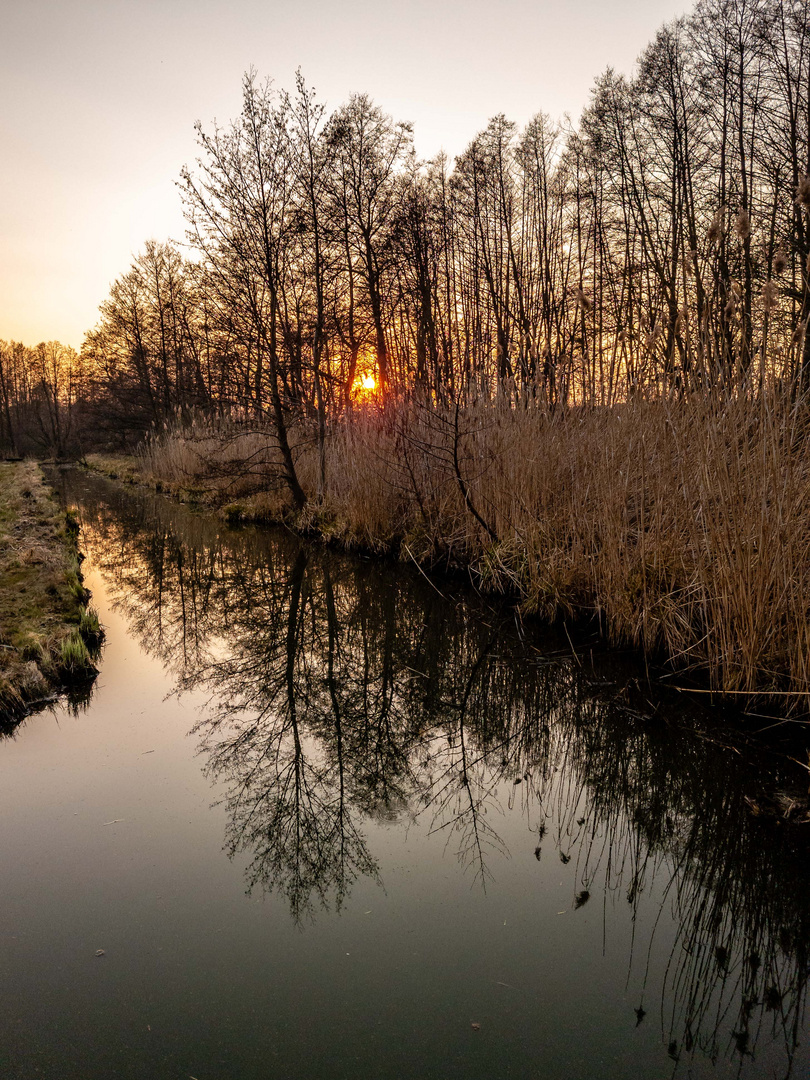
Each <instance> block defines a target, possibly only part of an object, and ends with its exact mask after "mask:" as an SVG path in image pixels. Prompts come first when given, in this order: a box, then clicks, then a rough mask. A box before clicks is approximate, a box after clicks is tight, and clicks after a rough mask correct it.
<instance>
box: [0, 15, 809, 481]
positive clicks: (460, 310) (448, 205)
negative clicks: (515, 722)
mask: <svg viewBox="0 0 810 1080" xmlns="http://www.w3.org/2000/svg"><path fill="white" fill-rule="evenodd" d="M809 89H810V23H809V22H808V4H807V2H806V0H777V2H774V0H757V2H751V0H701V2H700V3H699V4H698V5H697V7H696V8H695V10H694V11H693V13H692V14H691V15H690V16H689V17H687V18H684V19H682V20H679V21H678V22H675V23H672V24H670V25H668V26H665V27H664V28H663V29H662V30H661V31H660V32H659V33H658V35H657V36H656V38H655V40H654V41H653V42H652V43H651V44H650V45H649V47H648V48H647V49H646V50H645V52H644V53H643V54H642V56H641V57H640V59H639V63H638V68H637V71H636V73H635V75H634V76H633V77H632V78H626V77H624V76H620V75H617V74H616V73H615V72H613V71H612V70H610V69H608V70H607V71H606V72H605V73H604V74H603V75H602V76H601V77H600V78H599V79H598V80H597V81H596V84H595V86H594V88H593V93H592V99H591V103H590V105H589V106H588V108H587V109H586V110H585V112H584V114H583V116H582V118H581V121H580V124H579V127H578V128H576V129H575V128H573V127H570V126H569V125H566V124H560V123H557V122H554V121H552V120H551V119H550V118H549V117H547V116H545V115H543V114H538V115H537V116H536V117H535V118H534V119H532V120H531V121H530V123H529V124H528V125H527V126H526V128H525V130H523V131H518V130H517V128H516V126H515V125H514V124H513V123H511V122H510V121H509V120H507V119H506V117H504V116H502V115H499V116H496V117H494V118H493V119H492V120H491V121H490V123H489V124H488V125H487V127H486V129H485V130H484V131H482V132H481V133H480V134H479V135H477V136H476V137H475V138H474V139H473V140H472V142H471V143H470V145H469V146H468V147H467V149H466V150H465V151H464V153H463V154H461V155H460V156H459V157H458V158H457V159H456V161H455V163H454V164H452V165H451V163H450V162H449V161H448V160H447V159H446V158H444V157H441V156H440V157H438V158H436V159H435V160H432V161H428V162H422V161H419V160H417V158H416V156H415V154H414V151H413V147H412V138H411V131H410V128H409V126H408V125H407V124H403V123H397V122H395V121H394V120H392V119H391V118H390V117H388V116H386V115H385V114H384V113H383V112H382V111H381V110H380V109H379V108H378V107H377V106H376V105H375V104H374V103H373V102H372V101H371V100H370V99H369V98H368V97H367V96H365V95H362V94H360V95H355V96H354V97H352V98H351V99H350V100H349V101H348V102H347V103H346V104H344V105H342V106H341V107H339V108H337V109H336V110H335V111H334V112H332V113H328V112H327V110H326V108H325V106H324V105H323V104H321V103H320V102H319V101H318V99H317V97H316V95H315V93H314V91H313V90H311V89H310V88H309V87H307V85H306V84H305V82H304V80H303V77H301V76H300V75H299V78H298V81H297V85H296V88H295V91H294V92H293V93H292V94H288V93H285V92H283V91H277V90H275V89H274V88H273V87H272V86H271V85H270V84H269V83H261V82H260V81H259V80H258V79H257V77H256V76H255V75H254V74H253V73H251V74H249V75H247V76H246V77H245V80H244V87H243V108H242V113H241V115H240V116H239V118H238V119H237V120H235V121H234V122H233V123H232V124H231V125H230V126H228V127H225V128H214V129H213V130H206V129H205V128H204V127H202V126H200V125H198V136H199V146H200V157H199V159H198V162H197V163H196V165H194V166H193V167H190V168H187V169H186V170H184V172H183V175H182V180H181V184H180V186H181V190H182V197H183V199H184V203H185V210H186V216H187V220H188V228H189V232H188V242H189V246H188V247H187V248H185V249H184V248H180V247H178V246H175V245H169V244H157V243H154V242H149V243H147V244H146V246H145V248H144V250H143V252H142V253H141V254H140V255H139V256H138V257H137V258H136V260H135V261H134V263H133V265H132V267H131V268H130V270H129V271H128V272H126V273H125V274H123V275H122V276H121V277H120V278H119V279H118V280H117V281H116V282H115V283H114V285H113V286H112V289H111V292H110V295H109V297H108V298H107V300H105V301H104V303H103V304H102V305H101V312H100V314H101V317H100V321H99V323H98V325H97V326H96V327H95V328H94V329H92V330H91V331H90V332H89V333H88V334H87V336H86V339H85V342H84V345H83V347H82V350H81V354H80V355H77V354H76V353H74V352H73V351H71V350H69V349H66V348H63V347H61V346H59V345H56V344H53V343H51V344H46V345H39V346H37V348H36V349H33V350H31V349H24V348H23V347H22V346H20V345H18V344H13V343H12V344H3V345H2V347H0V396H1V397H2V401H1V403H0V405H1V407H0V439H1V440H2V444H3V447H4V449H5V450H6V451H7V452H10V453H15V452H19V451H20V450H21V449H26V448H28V449H30V448H31V446H32V445H37V444H38V445H39V446H41V447H42V448H44V449H45V450H46V452H48V453H53V454H57V455H61V454H63V453H66V452H68V451H69V450H73V451H74V452H75V446H76V444H77V440H78V442H80V443H92V441H93V440H94V439H96V440H97V439H98V438H99V437H103V436H104V433H105V432H106V436H107V438H108V440H113V441H114V439H118V440H127V439H129V440H130V441H131V440H133V439H135V438H137V437H138V436H139V435H140V434H142V433H143V432H145V431H146V430H148V429H149V428H150V426H151V425H153V424H161V423H162V422H163V421H165V420H166V419H167V418H169V417H173V416H174V415H175V414H176V413H177V412H178V410H179V411H180V412H181V413H183V414H188V413H189V412H191V411H194V412H199V411H202V412H205V413H208V414H210V415H212V416H220V417H221V416H228V417H231V418H234V419H244V420H248V421H250V422H253V421H256V420H260V421H262V422H264V421H265V420H266V419H267V418H270V419H271V420H272V422H273V425H274V429H275V435H276V436H277V438H278V440H279V449H280V452H281V455H282V457H283V458H284V459H285V462H286V466H287V472H288V474H290V472H291V470H292V474H290V475H289V479H290V480H291V481H293V487H294V480H293V474H294V469H293V466H292V458H291V456H290V455H291V453H292V451H291V450H290V447H289V443H288V438H287V428H288V425H289V418H290V417H299V418H302V419H305V418H308V419H309V420H310V421H311V422H312V423H314V424H315V426H316V427H317V428H318V430H319V434H320V439H321V440H322V439H323V438H324V432H325V429H326V427H327V426H328V425H329V423H330V422H331V421H332V420H334V419H335V418H336V417H338V416H339V415H341V414H342V413H344V412H345V411H346V410H347V409H350V408H351V406H352V400H353V397H355V396H356V392H357V390H358V388H359V389H360V390H361V391H362V385H361V382H360V380H361V379H362V378H365V379H366V382H367V383H370V382H371V377H372V376H373V378H374V380H375V384H376V390H375V394H374V397H375V400H376V401H377V402H379V403H382V402H384V401H386V400H387V399H389V398H390V397H401V396H402V395H403V394H409V393H413V392H417V391H418V392H419V394H420V395H421V397H422V398H423V399H424V400H427V401H429V402H434V403H435V404H437V405H439V406H442V405H448V404H451V405H454V404H455V403H460V404H461V405H462V406H464V405H465V404H466V403H468V402H469V401H471V400H478V399H479V398H481V397H482V396H483V397H484V398H485V399H490V398H493V397H495V396H500V397H503V396H504V395H506V396H507V397H508V399H509V400H510V401H511V402H512V403H513V404H515V405H517V404H518V403H520V404H526V405H529V404H531V405H537V404H541V405H543V406H550V407H554V408H557V407H560V406H565V405H567V404H572V403H576V404H585V405H612V404H614V403H616V402H619V401H623V400H626V399H627V398H628V397H630V396H633V395H644V396H645V397H647V398H649V397H655V396H660V395H669V394H672V393H677V394H687V393H694V392H703V391H707V390H710V389H716V388H718V387H720V388H723V389H725V390H727V391H731V392H733V393H745V394H749V395H751V394H757V393H759V392H760V391H761V390H762V389H763V387H764V386H765V385H766V384H769V383H784V382H791V383H794V384H796V385H799V386H802V385H804V384H805V383H806V382H807V381H808V378H810V336H808V335H807V334H806V332H805V331H806V326H807V321H808V316H810V288H809V287H808V283H809V281H810V278H809V275H810V177H809V176H808V173H810V147H809V146H808V120H809V119H810V93H809V92H808V91H809ZM77 425H78V427H77ZM80 428H83V429H85V430H83V431H82V432H81V435H80V436H78V434H77V433H78V431H79V429H80ZM91 431H92V434H91ZM293 494H294V495H295V492H293Z"/></svg>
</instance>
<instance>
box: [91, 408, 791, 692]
mask: <svg viewBox="0 0 810 1080" xmlns="http://www.w3.org/2000/svg"><path fill="white" fill-rule="evenodd" d="M808 430H810V429H809V428H808V409H807V406H806V404H804V403H799V404H797V403H796V402H795V400H794V399H793V398H792V397H790V396H789V395H788V394H781V393H779V392H775V393H773V394H770V395H764V396H760V397H757V398H754V399H752V398H748V397H733V396H732V397H725V396H715V397H700V398H696V399H693V400H684V399H682V398H681V399H678V400H672V401H661V400H659V401H654V402H647V401H642V400H639V401H634V402H630V403H627V404H625V405H622V406H618V407H616V408H613V409H609V410H608V409H601V410H600V409H594V410H589V411H579V410H568V411H566V412H558V413H550V412H548V411H547V410H544V409H541V408H514V407H512V406H511V405H508V404H505V403H502V404H499V403H497V402H496V403H492V402H481V403H480V404H479V405H476V406H473V407H470V408H467V409H465V410H463V411H461V412H459V413H458V414H456V413H455V412H453V411H445V412H442V411H438V410H436V409H435V408H427V407H423V406H419V405H417V404H414V403H403V404H399V405H397V406H389V407H388V408H387V409H386V410H385V411H384V412H383V411H381V410H376V409H373V408H365V409H362V410H356V411H355V412H354V414H353V415H352V417H351V419H350V420H348V421H345V422H343V423H341V424H339V425H336V426H335V427H334V428H333V429H332V430H331V431H330V432H329V434H328V438H327V444H326V448H325V449H326V453H325V485H323V484H322V481H321V476H322V474H321V468H320V461H319V455H318V452H317V447H316V445H315V441H314V439H313V438H312V432H310V431H309V430H307V429H305V428H304V427H303V426H302V427H301V428H300V429H298V430H294V431H293V433H292V435H293V440H294V442H295V444H296V447H297V449H296V460H297V469H298V474H299V479H300V480H301V483H302V486H303V487H304V490H305V491H306V492H307V495H308V497H309V503H308V505H307V506H306V507H305V508H304V510H303V511H302V512H300V513H299V514H298V515H296V516H295V519H294V522H293V523H294V524H295V525H296V526H297V527H299V528H311V529H316V530H317V531H319V532H320V533H321V534H322V535H324V536H325V537H326V538H328V539H330V540H336V541H339V542H340V543H342V544H343V545H345V546H348V547H352V546H358V547H363V548H366V549H372V550H377V551H383V550H387V551H390V550H395V551H398V552H400V553H401V554H402V555H403V557H405V558H411V557H412V558H414V559H415V560H416V561H418V562H421V563H423V564H443V565H462V566H467V567H469V568H470V569H471V571H472V572H473V574H474V576H475V577H476V579H477V581H478V583H479V585H480V586H481V587H482V588H485V589H489V590H495V591H502V592H509V593H511V594H513V595H517V596H518V597H519V598H520V600H521V602H522V604H523V606H524V608H525V609H526V610H528V611H531V612H537V613H540V614H542V615H543V616H544V617H547V618H553V617H558V616H560V615H564V616H583V615H584V616H592V617H595V618H597V619H598V620H599V621H600V623H601V625H602V627H603V628H604V632H605V634H606V636H607V637H608V638H609V640H611V641H612V642H615V643H630V644H632V645H634V646H638V647H640V648H642V649H643V650H645V651H646V652H647V653H648V654H654V655H658V656H663V657H667V658H668V659H669V660H670V661H671V663H672V664H673V665H674V666H676V667H679V668H688V669H692V670H694V671H697V672H700V673H701V674H702V676H703V677H705V678H706V679H707V680H708V682H709V684H710V686H711V687H712V688H714V689H717V690H719V691H721V692H725V693H730V694H743V695H747V694H751V695H770V696H773V697H778V698H779V701H780V705H781V707H782V708H784V709H787V708H790V709H791V710H792V711H794V712H800V711H805V710H806V709H807V707H808V699H809V698H810V605H808V601H807V597H808V596H810V559H808V555H807V544H808V539H810V440H808ZM139 462H140V464H139V467H138V472H137V475H139V476H140V477H141V478H145V479H147V480H148V481H149V482H151V483H154V484H158V485H161V486H162V487H164V488H165V489H168V490H174V491H178V490H185V491H187V492H188V491H192V492H194V493H195V494H196V495H197V496H199V495H200V493H202V497H204V498H206V499H207V500H209V501H211V502H216V503H218V504H219V505H220V507H221V511H222V513H223V514H224V516H226V517H227V518H228V519H230V520H238V519H239V518H245V519H254V520H256V519H259V520H273V519H278V518H281V517H284V516H285V515H286V517H287V519H288V520H290V517H291V515H290V510H289V506H288V501H287V496H286V490H285V487H284V484H283V482H282V481H281V479H280V477H279V467H278V462H277V460H276V457H275V452H274V450H273V448H272V445H271V444H270V442H269V440H268V438H267V436H266V435H265V434H255V433H248V432H245V431H244V430H242V429H239V428H234V427H222V426H216V427H214V426H211V425H209V424H207V423H198V424H196V425H191V426H188V425H187V426H185V427H183V428H180V427H176V428H174V429H171V430H167V431H166V432H165V433H164V434H163V435H162V436H160V437H159V438H156V439H154V440H152V441H151V442H150V443H149V444H148V445H147V446H146V447H145V448H144V449H143V451H142V453H141V455H140V458H139ZM108 471H109V470H108Z"/></svg>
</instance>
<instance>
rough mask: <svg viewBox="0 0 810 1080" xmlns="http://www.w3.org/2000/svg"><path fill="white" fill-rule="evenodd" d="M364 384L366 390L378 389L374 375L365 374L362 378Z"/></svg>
mask: <svg viewBox="0 0 810 1080" xmlns="http://www.w3.org/2000/svg"><path fill="white" fill-rule="evenodd" d="M362 386H363V389H364V390H376V389H377V380H376V379H375V378H374V376H373V375H365V376H364V377H363V380H362Z"/></svg>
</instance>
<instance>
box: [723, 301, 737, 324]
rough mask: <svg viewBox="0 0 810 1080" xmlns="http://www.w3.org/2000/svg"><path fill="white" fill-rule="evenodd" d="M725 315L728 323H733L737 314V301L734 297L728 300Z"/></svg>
mask: <svg viewBox="0 0 810 1080" xmlns="http://www.w3.org/2000/svg"><path fill="white" fill-rule="evenodd" d="M723 314H724V315H725V317H726V319H727V321H728V322H731V320H732V319H733V318H734V316H735V315H736V314H737V301H736V300H735V299H734V297H733V296H730V297H729V298H728V303H727V304H726V306H725V307H724V308H723Z"/></svg>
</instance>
